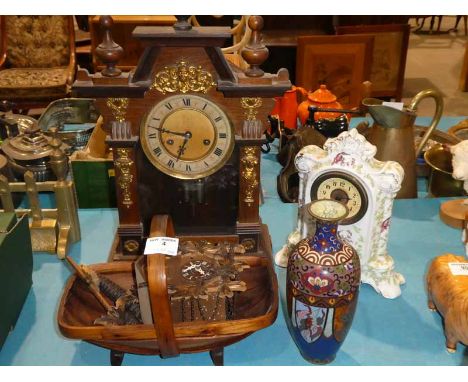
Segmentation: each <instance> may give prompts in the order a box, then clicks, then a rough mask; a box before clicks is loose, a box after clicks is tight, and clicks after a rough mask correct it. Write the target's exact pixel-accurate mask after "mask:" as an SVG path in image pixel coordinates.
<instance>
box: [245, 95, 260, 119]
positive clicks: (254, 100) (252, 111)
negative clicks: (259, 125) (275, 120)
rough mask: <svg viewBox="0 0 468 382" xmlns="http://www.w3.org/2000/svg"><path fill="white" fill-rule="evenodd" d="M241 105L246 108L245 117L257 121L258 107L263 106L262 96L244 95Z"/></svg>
mask: <svg viewBox="0 0 468 382" xmlns="http://www.w3.org/2000/svg"><path fill="white" fill-rule="evenodd" d="M240 103H241V107H242V108H243V109H244V117H245V119H246V120H247V121H255V120H256V119H257V114H258V110H257V109H258V108H259V107H260V106H262V99H261V98H260V97H243V98H241V100H240Z"/></svg>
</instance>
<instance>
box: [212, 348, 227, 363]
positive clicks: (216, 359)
mask: <svg viewBox="0 0 468 382" xmlns="http://www.w3.org/2000/svg"><path fill="white" fill-rule="evenodd" d="M210 357H211V360H212V361H213V365H215V366H224V348H217V349H213V350H210Z"/></svg>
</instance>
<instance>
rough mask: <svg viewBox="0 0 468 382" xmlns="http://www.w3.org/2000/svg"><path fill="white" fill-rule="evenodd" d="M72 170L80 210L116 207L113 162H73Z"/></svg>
mask: <svg viewBox="0 0 468 382" xmlns="http://www.w3.org/2000/svg"><path fill="white" fill-rule="evenodd" d="M71 168H72V174H73V180H74V182H75V188H76V196H77V198H78V207H79V208H112V207H116V203H117V202H116V198H115V176H114V166H113V162H112V161H107V160H103V161H92V160H72V161H71Z"/></svg>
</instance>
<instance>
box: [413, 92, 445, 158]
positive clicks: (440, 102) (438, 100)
mask: <svg viewBox="0 0 468 382" xmlns="http://www.w3.org/2000/svg"><path fill="white" fill-rule="evenodd" d="M424 98H434V101H435V104H436V110H435V114H434V117H433V118H432V121H431V124H430V126H429V127H428V129H427V131H426V133H425V134H424V136H423V137H422V139H421V142H420V143H419V146H418V148H417V149H416V158H417V157H418V156H419V154H421V151H422V149H423V148H424V146H425V145H426V142H427V140H428V139H429V137H430V136H431V134H432V132H433V131H434V130H435V128H436V127H437V125H438V124H439V121H440V118H441V117H442V112H443V110H444V99H443V98H442V95H441V94H440V92H438V91H437V90H435V89H427V90H423V91H421V92H419V93H418V94H416V95H415V96H414V98H413V99H412V100H411V103H410V105H409V107H408V109H409V110H410V111H416V108H417V106H418V104H419V102H421V101H422V100H423V99H424Z"/></svg>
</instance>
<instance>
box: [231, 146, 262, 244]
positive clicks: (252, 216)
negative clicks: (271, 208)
mask: <svg viewBox="0 0 468 382" xmlns="http://www.w3.org/2000/svg"><path fill="white" fill-rule="evenodd" d="M242 143H244V142H242ZM257 144H258V143H257V141H250V140H249V141H247V142H245V143H244V144H243V145H241V146H240V148H239V149H240V155H239V162H240V163H239V168H240V176H239V214H238V219H237V227H236V231H237V234H238V235H239V242H240V243H241V244H243V245H244V247H245V249H246V250H247V252H257V251H258V246H259V243H258V241H259V238H260V231H261V230H260V227H261V224H260V216H259V212H258V207H259V204H260V203H259V198H260V192H259V190H260V188H259V187H260V147H259V146H257Z"/></svg>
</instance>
